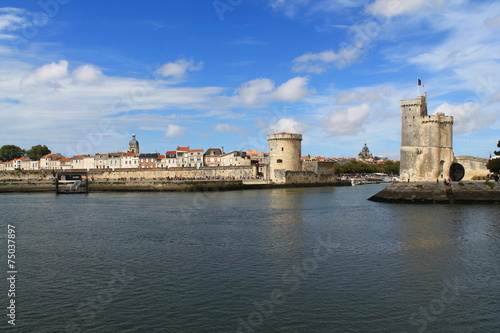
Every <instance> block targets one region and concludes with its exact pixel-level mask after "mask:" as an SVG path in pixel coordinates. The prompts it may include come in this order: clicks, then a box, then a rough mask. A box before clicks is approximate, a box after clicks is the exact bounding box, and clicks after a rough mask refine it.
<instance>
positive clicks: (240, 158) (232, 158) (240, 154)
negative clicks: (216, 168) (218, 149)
mask: <svg viewBox="0 0 500 333" xmlns="http://www.w3.org/2000/svg"><path fill="white" fill-rule="evenodd" d="M220 160H221V163H220V165H221V166H244V165H251V164H252V162H251V160H250V156H248V155H247V153H246V152H244V151H241V150H234V151H231V152H229V153H226V154H223V155H222V156H221V158H220Z"/></svg>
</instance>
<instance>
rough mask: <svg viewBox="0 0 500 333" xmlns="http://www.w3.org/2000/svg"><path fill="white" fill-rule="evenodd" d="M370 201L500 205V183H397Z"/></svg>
mask: <svg viewBox="0 0 500 333" xmlns="http://www.w3.org/2000/svg"><path fill="white" fill-rule="evenodd" d="M368 200H371V201H376V202H389V203H493V204H498V203H500V183H496V182H493V181H486V182H485V181H464V182H453V183H451V184H450V185H445V184H444V183H396V184H391V185H389V186H387V187H386V188H385V189H383V190H382V191H380V192H378V193H377V194H375V195H373V196H372V197H370V198H369V199H368Z"/></svg>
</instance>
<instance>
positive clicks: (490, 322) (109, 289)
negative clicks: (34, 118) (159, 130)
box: [0, 185, 500, 333]
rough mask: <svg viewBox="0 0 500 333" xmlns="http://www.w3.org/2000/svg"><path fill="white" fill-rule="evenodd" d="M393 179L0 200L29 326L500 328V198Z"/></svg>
mask: <svg viewBox="0 0 500 333" xmlns="http://www.w3.org/2000/svg"><path fill="white" fill-rule="evenodd" d="M380 189H382V187H381V186H378V185H365V186H356V187H339V188H313V189H279V190H258V191H257V190H256V191H241V192H222V193H207V194H202V193H130V194H96V193H94V194H89V195H88V196H85V195H59V196H55V195H53V194H14V195H13V194H9V195H0V213H1V216H2V220H1V221H2V223H1V228H2V235H3V236H2V238H1V243H0V244H3V245H1V249H2V258H3V261H4V262H5V264H3V265H2V272H3V274H2V276H5V274H6V271H7V270H8V269H7V265H6V256H7V250H6V249H7V246H6V238H7V237H6V235H7V223H10V224H13V225H14V226H15V227H16V231H17V233H16V235H17V238H16V245H17V248H16V251H17V253H16V254H17V258H16V264H17V269H18V274H17V279H16V310H17V317H16V330H15V331H16V332H163V333H168V332H171V333H173V332H188V333H191V332H192V333H194V332H196V333H198V332H407V333H409V332H499V331H500V275H499V267H500V207H499V206H487V205H463V206H459V205H391V204H382V203H373V202H369V201H367V200H366V198H368V197H369V196H371V195H372V194H374V193H376V192H377V191H379V190H380ZM3 281H4V282H3V283H2V289H3V290H1V291H0V293H1V295H2V298H1V300H2V304H1V306H2V308H3V309H4V310H3V311H4V313H7V310H6V309H5V307H6V306H7V305H8V303H7V302H8V299H7V290H8V285H7V283H6V282H5V278H4V279H3ZM2 317H3V319H2V320H3V321H2V322H1V323H0V331H6V329H7V328H10V327H8V326H10V325H8V324H7V320H8V318H7V316H5V314H4V315H3V316H2Z"/></svg>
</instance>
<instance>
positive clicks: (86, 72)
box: [72, 65, 103, 84]
mask: <svg viewBox="0 0 500 333" xmlns="http://www.w3.org/2000/svg"><path fill="white" fill-rule="evenodd" d="M72 74H73V82H74V83H76V84H80V83H92V82H96V81H98V80H100V79H102V77H103V74H102V72H101V70H99V69H98V68H97V67H95V66H92V65H83V66H80V67H78V68H77V69H75V70H74V71H73V73H72Z"/></svg>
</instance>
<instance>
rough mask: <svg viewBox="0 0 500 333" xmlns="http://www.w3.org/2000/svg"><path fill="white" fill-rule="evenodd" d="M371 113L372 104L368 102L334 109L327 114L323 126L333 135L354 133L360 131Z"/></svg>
mask: <svg viewBox="0 0 500 333" xmlns="http://www.w3.org/2000/svg"><path fill="white" fill-rule="evenodd" d="M369 113H370V106H369V105H368V104H361V105H357V106H351V107H348V108H346V109H343V110H340V111H333V112H330V113H329V114H327V116H326V118H325V119H324V122H323V126H324V128H325V131H327V132H328V133H330V134H331V135H333V136H336V135H354V134H357V133H359V131H360V130H361V128H362V125H363V123H364V122H365V120H366V118H367V116H368V114H369Z"/></svg>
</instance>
